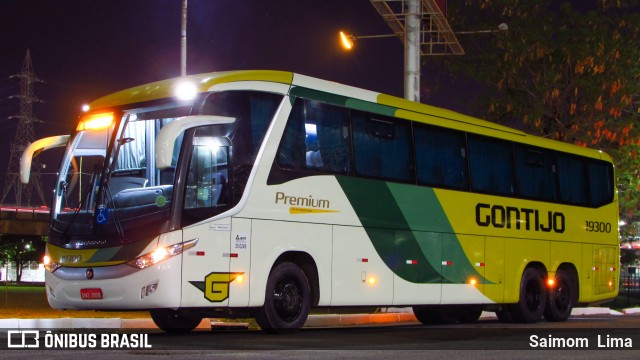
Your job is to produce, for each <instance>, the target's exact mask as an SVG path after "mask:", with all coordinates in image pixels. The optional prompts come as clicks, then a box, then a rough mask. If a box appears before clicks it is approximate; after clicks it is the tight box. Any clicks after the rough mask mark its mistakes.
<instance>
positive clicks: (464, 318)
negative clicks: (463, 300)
mask: <svg viewBox="0 0 640 360" xmlns="http://www.w3.org/2000/svg"><path fill="white" fill-rule="evenodd" d="M480 315H482V309H474V310H465V311H463V312H462V314H461V315H460V322H461V323H462V324H473V323H475V322H476V321H478V319H480Z"/></svg>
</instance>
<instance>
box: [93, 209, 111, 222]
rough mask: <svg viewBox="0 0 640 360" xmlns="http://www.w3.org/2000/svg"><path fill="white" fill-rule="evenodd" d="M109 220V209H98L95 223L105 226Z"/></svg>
mask: <svg viewBox="0 0 640 360" xmlns="http://www.w3.org/2000/svg"><path fill="white" fill-rule="evenodd" d="M108 220H109V209H108V208H105V207H99V208H98V214H97V215H96V223H98V224H106V223H107V221H108Z"/></svg>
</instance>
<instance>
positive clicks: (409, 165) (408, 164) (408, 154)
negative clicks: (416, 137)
mask: <svg viewBox="0 0 640 360" xmlns="http://www.w3.org/2000/svg"><path fill="white" fill-rule="evenodd" d="M352 116H353V117H352V124H353V143H354V148H355V150H354V152H355V164H356V172H357V174H358V175H363V176H370V177H376V178H383V179H390V180H399V181H405V182H406V181H413V179H414V165H413V149H412V141H411V140H412V139H411V126H410V124H409V122H406V121H402V120H397V119H391V118H387V117H384V116H379V115H375V114H368V113H364V112H360V111H353V112H352Z"/></svg>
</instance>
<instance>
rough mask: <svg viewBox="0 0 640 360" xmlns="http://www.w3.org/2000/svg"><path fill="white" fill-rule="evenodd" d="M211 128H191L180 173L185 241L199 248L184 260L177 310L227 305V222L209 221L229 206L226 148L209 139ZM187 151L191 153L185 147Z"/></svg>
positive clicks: (222, 142) (231, 277)
mask: <svg viewBox="0 0 640 360" xmlns="http://www.w3.org/2000/svg"><path fill="white" fill-rule="evenodd" d="M207 128H210V127H206V126H205V127H199V128H196V129H195V133H194V136H193V137H192V138H191V137H185V141H188V142H190V144H189V145H187V147H185V148H186V149H187V151H185V155H186V157H189V159H185V161H188V162H189V165H188V168H187V173H186V174H185V178H186V180H185V188H184V205H183V209H182V223H183V224H185V225H186V226H185V227H184V229H183V236H184V241H189V240H193V239H197V240H198V243H197V245H196V246H195V247H193V248H192V249H189V250H188V251H186V252H185V254H184V255H183V259H184V261H183V272H182V278H183V280H182V287H183V288H182V290H183V291H182V294H183V297H182V306H183V307H187V306H227V305H228V303H229V283H230V282H232V281H233V280H234V275H233V274H231V273H230V272H229V266H230V261H231V257H232V256H233V252H232V251H231V225H232V224H231V219H230V218H223V219H218V220H215V221H209V220H208V219H211V218H213V217H214V216H215V215H217V214H220V213H221V212H224V211H225V210H227V209H228V208H229V206H230V203H229V198H230V196H229V193H230V191H231V190H230V184H229V180H228V179H229V167H228V159H229V154H230V149H231V146H230V144H228V143H227V142H225V138H223V137H218V136H211V131H210V129H207ZM188 146H190V149H189V148H188Z"/></svg>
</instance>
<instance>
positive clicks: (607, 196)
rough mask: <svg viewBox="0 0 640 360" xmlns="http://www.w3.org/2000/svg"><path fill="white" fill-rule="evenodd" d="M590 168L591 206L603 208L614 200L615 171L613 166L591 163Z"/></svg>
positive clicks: (604, 163)
mask: <svg viewBox="0 0 640 360" xmlns="http://www.w3.org/2000/svg"><path fill="white" fill-rule="evenodd" d="M588 166H589V185H590V190H591V204H592V205H594V206H601V205H604V204H607V203H609V202H611V200H613V169H612V168H611V164H608V163H606V162H601V161H590V162H589V165H588Z"/></svg>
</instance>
